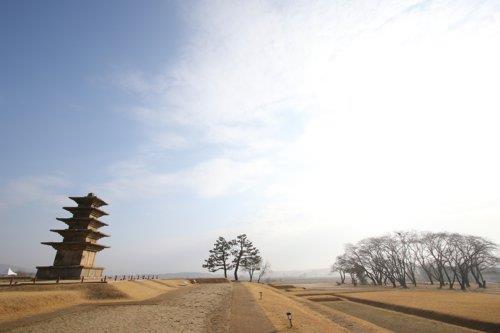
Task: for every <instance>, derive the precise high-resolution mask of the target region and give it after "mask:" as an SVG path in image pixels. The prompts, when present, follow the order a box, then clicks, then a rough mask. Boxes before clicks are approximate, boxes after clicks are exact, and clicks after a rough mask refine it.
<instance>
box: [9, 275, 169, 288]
mask: <svg viewBox="0 0 500 333" xmlns="http://www.w3.org/2000/svg"><path fill="white" fill-rule="evenodd" d="M159 279H160V276H159V275H157V274H124V275H111V276H110V275H105V276H103V277H98V278H96V277H84V276H82V277H81V278H80V279H79V280H75V279H63V278H61V277H58V278H57V279H56V280H38V279H37V278H36V276H35V277H31V276H8V277H0V287H5V286H8V287H13V286H16V285H27V284H38V285H41V284H54V283H107V282H108V281H136V280H159Z"/></svg>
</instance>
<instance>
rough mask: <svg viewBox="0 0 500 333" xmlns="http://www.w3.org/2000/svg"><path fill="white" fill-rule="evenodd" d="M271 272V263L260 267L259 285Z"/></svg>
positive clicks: (267, 262)
mask: <svg viewBox="0 0 500 333" xmlns="http://www.w3.org/2000/svg"><path fill="white" fill-rule="evenodd" d="M270 270H271V264H270V263H269V261H266V262H265V263H264V265H262V266H261V267H260V271H259V276H258V278H257V283H260V280H261V279H262V278H263V277H264V276H265V275H266V274H267V273H268V272H269V271H270Z"/></svg>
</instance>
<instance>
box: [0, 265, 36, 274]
mask: <svg viewBox="0 0 500 333" xmlns="http://www.w3.org/2000/svg"><path fill="white" fill-rule="evenodd" d="M9 268H10V269H12V270H13V271H14V272H16V273H18V274H20V275H28V276H33V275H35V273H36V272H34V271H32V270H30V269H27V268H24V267H19V266H16V265H9V264H0V276H3V275H7V272H8V270H9Z"/></svg>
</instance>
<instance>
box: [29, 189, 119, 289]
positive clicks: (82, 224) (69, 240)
mask: <svg viewBox="0 0 500 333" xmlns="http://www.w3.org/2000/svg"><path fill="white" fill-rule="evenodd" d="M69 198H70V199H71V200H73V201H75V202H76V203H77V205H78V206H77V207H63V209H65V210H67V211H69V212H70V213H72V214H73V216H72V217H69V218H57V220H59V221H61V222H64V223H66V224H67V225H68V228H67V229H52V230H50V231H52V232H56V233H58V234H59V235H61V236H62V237H63V241H62V242H42V244H45V245H50V246H52V247H53V248H54V249H55V250H56V251H57V253H56V257H55V259H54V265H53V266H38V267H37V270H38V271H37V273H36V276H37V278H39V279H57V278H58V277H60V278H61V279H79V278H81V277H96V278H98V277H101V276H102V272H103V270H104V268H103V267H94V261H95V256H96V254H97V252H99V251H101V250H103V249H104V248H107V247H108V246H104V245H100V244H97V241H98V240H99V239H101V238H103V237H109V236H108V235H106V234H103V233H102V232H100V231H98V229H99V228H101V227H103V226H106V225H107V224H106V223H104V222H101V221H99V220H98V219H99V218H100V217H101V216H104V215H108V214H107V213H106V212H104V211H102V210H100V209H99V207H101V206H105V205H107V203H106V202H104V201H103V200H101V199H99V198H98V197H96V196H95V195H94V194H93V193H89V194H88V195H87V196H85V197H69Z"/></svg>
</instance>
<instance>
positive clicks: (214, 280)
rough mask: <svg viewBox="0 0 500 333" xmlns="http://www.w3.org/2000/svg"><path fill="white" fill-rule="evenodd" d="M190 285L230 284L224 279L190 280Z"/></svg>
mask: <svg viewBox="0 0 500 333" xmlns="http://www.w3.org/2000/svg"><path fill="white" fill-rule="evenodd" d="M189 281H190V282H191V283H230V282H231V281H229V280H228V279H226V278H200V279H191V280H189Z"/></svg>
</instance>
